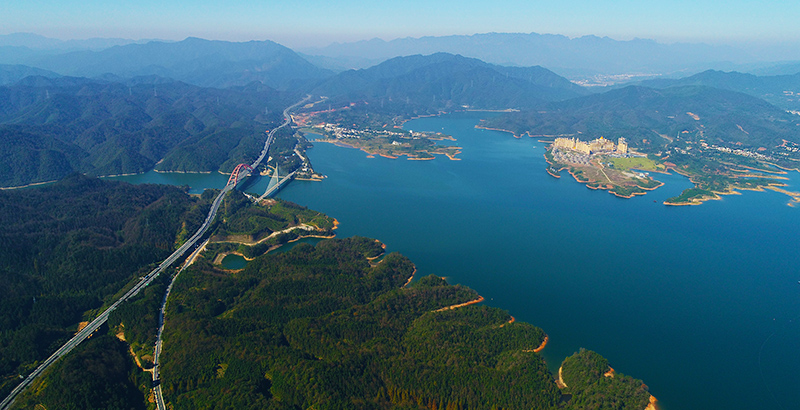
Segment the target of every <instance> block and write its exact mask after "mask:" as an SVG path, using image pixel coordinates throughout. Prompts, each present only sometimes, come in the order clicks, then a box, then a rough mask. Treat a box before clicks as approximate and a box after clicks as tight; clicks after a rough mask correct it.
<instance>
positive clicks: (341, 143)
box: [314, 138, 461, 161]
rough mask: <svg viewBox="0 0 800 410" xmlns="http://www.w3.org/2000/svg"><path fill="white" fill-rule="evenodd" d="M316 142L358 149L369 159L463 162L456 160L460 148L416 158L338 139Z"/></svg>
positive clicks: (318, 140)
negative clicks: (378, 157) (373, 150)
mask: <svg viewBox="0 0 800 410" xmlns="http://www.w3.org/2000/svg"><path fill="white" fill-rule="evenodd" d="M314 142H324V143H328V144H333V145H336V146H337V147H342V148H352V149H357V150H360V151H362V152H364V153H366V154H367V158H375V157H376V156H380V157H383V158H388V159H399V158H400V157H402V156H405V157H407V158H406V159H407V160H408V161H430V160H434V159H436V157H435V155H444V156H446V157H447V158H448V159H450V160H451V161H461V158H456V155H458V154H460V153H461V149H460V148H459V147H455V148H457V149H456V152H455V153H452V154H451V153H449V152H435V151H434V152H429V154H430V155H434V156H433V157H415V156H413V155H412V154H407V153H402V154H397V155H392V154H381V153H380V152H371V151H368V150H367V148H363V147H357V146H355V145H353V144H348V143H346V142H344V141H340V140H338V139H330V138H325V139H317V140H314Z"/></svg>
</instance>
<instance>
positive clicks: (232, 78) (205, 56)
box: [26, 37, 333, 88]
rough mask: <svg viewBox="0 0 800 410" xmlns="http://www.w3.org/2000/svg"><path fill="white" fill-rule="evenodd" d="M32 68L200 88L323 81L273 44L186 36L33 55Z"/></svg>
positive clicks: (301, 61) (283, 85)
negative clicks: (143, 78)
mask: <svg viewBox="0 0 800 410" xmlns="http://www.w3.org/2000/svg"><path fill="white" fill-rule="evenodd" d="M26 64H28V65H31V66H35V67H38V68H43V69H47V70H51V71H55V72H57V73H59V74H62V75H69V76H80V77H96V76H100V75H104V74H108V73H111V74H114V75H117V76H120V77H135V76H143V75H158V76H162V77H169V78H173V79H176V80H180V81H184V82H187V83H190V84H194V85H199V86H202V87H217V88H224V87H229V86H241V85H246V84H248V83H251V82H253V81H260V82H262V83H264V84H266V85H269V86H270V87H273V88H287V87H290V86H295V85H296V83H295V82H302V81H307V80H314V79H320V78H325V77H328V76H330V75H332V74H333V73H332V72H330V71H327V70H324V69H320V68H318V67H316V66H314V65H313V64H311V63H309V62H308V61H306V60H304V59H303V58H302V57H300V56H298V55H297V54H296V53H295V52H294V51H292V50H290V49H288V48H286V47H284V46H282V45H280V44H277V43H275V42H272V41H249V42H244V43H234V42H228V41H211V40H204V39H199V38H191V37H190V38H187V39H185V40H183V41H179V42H161V41H152V42H149V43H146V44H126V45H121V46H114V47H110V48H107V49H104V50H101V51H90V50H84V51H75V52H70V53H65V54H58V55H47V56H40V57H31V58H29V59H28V62H27V63H26Z"/></svg>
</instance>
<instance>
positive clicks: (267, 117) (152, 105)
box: [0, 76, 294, 186]
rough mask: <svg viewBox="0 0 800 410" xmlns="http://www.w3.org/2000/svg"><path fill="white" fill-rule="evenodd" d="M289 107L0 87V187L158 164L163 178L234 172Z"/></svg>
mask: <svg viewBox="0 0 800 410" xmlns="http://www.w3.org/2000/svg"><path fill="white" fill-rule="evenodd" d="M293 97H294V95H292V96H291V97H287V96H285V95H283V94H281V93H279V92H277V91H275V90H273V89H271V88H269V87H267V86H264V85H261V84H259V83H253V84H251V85H250V86H248V87H238V88H229V89H215V88H203V87H198V86H194V85H190V84H186V83H182V82H178V81H175V80H170V79H163V78H159V77H140V78H135V79H131V80H128V81H127V82H126V83H120V82H108V81H102V80H93V79H87V78H79V77H61V78H56V79H52V78H47V77H38V76H33V77H27V78H25V79H23V80H21V81H20V82H18V83H16V84H15V85H13V86H6V87H0V143H2V144H3V149H2V150H0V159H2V160H1V161H0V164H2V165H0V186H18V185H24V184H29V183H34V182H43V181H49V180H53V179H59V178H61V177H63V176H65V175H67V174H69V173H71V172H76V171H79V172H84V173H90V174H94V175H109V174H123V173H136V172H144V171H148V170H150V169H153V167H154V166H156V164H157V163H158V168H159V169H161V170H171V171H204V172H211V171H217V170H219V169H220V168H226V169H227V168H233V167H234V166H235V165H236V164H238V163H240V162H243V160H245V159H251V156H252V154H254V153H255V154H256V155H257V153H258V152H259V150H260V149H261V147H262V146H263V132H264V131H265V130H267V129H269V127H270V126H271V125H272V124H274V123H276V122H278V121H280V119H281V118H282V116H281V114H280V113H281V111H282V109H283V108H284V107H285V105H286V104H287V101H288V99H287V98H293ZM234 162H235V163H234Z"/></svg>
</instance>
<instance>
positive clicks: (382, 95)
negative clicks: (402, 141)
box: [312, 53, 588, 113]
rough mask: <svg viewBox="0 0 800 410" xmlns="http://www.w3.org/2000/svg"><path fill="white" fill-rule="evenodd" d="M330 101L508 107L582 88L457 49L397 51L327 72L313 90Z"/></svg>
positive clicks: (401, 107) (387, 107) (389, 107)
mask: <svg viewBox="0 0 800 410" xmlns="http://www.w3.org/2000/svg"><path fill="white" fill-rule="evenodd" d="M312 93H314V94H317V95H323V96H327V97H328V98H330V100H331V101H330V102H331V103H334V104H335V103H347V102H361V101H364V102H367V103H369V104H370V105H371V106H372V107H371V109H372V110H375V111H377V112H381V111H386V112H390V111H394V112H401V113H404V112H408V111H412V110H428V111H431V112H437V111H439V110H452V109H456V108H461V107H462V106H469V107H471V108H482V109H507V108H524V107H531V106H535V105H537V104H539V103H541V102H543V101H557V100H564V99H567V98H572V97H576V96H580V95H586V94H587V93H588V92H586V91H585V90H584V89H583V88H581V87H579V86H577V85H575V84H573V83H571V82H569V81H568V80H567V79H565V78H563V77H560V76H558V75H557V74H555V73H553V72H552V71H549V70H547V69H545V68H542V67H538V66H537V67H526V68H510V67H502V66H496V65H492V64H488V63H485V62H483V61H480V60H477V59H473V58H466V57H462V56H460V55H453V54H447V53H437V54H432V55H427V56H422V55H414V56H408V57H397V58H393V59H391V60H388V61H385V62H383V63H381V64H378V65H376V66H374V67H371V68H368V69H363V70H350V71H345V72H343V73H340V74H338V75H336V76H334V77H331V78H329V79H327V80H325V81H323V82H322V83H321V84H319V85H318V86H317V87H315V88H314V89H313V90H312Z"/></svg>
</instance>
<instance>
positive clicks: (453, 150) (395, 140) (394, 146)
mask: <svg viewBox="0 0 800 410" xmlns="http://www.w3.org/2000/svg"><path fill="white" fill-rule="evenodd" d="M302 130H303V131H305V132H309V133H314V134H319V135H322V136H324V137H325V138H322V139H317V140H315V141H317V142H327V143H332V144H335V145H338V146H342V147H350V148H357V149H360V150H362V151H364V152H366V153H367V154H369V155H371V156H375V155H379V156H382V157H385V158H392V159H395V158H399V157H401V156H404V155H405V156H407V157H408V159H409V160H431V159H434V158H435V157H434V156H435V155H445V156H447V158H450V159H451V160H454V161H457V160H459V158H456V155H458V154H459V153H461V148H460V147H457V146H451V145H439V144H437V143H436V142H435V141H442V140H450V141H455V138H453V137H452V136H449V135H445V134H442V133H431V132H414V131H405V130H402V129H398V128H391V129H387V128H383V129H379V130H375V129H371V128H365V129H356V128H347V127H343V126H340V125H338V124H329V123H321V124H318V125H315V126H312V127H307V128H304V129H302Z"/></svg>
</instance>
